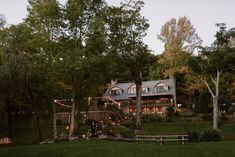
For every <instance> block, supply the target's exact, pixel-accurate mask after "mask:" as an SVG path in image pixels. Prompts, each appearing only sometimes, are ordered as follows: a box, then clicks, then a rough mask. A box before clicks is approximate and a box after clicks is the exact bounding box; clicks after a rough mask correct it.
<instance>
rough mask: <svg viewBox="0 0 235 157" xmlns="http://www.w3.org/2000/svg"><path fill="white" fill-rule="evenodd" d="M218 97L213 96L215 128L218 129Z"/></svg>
mask: <svg viewBox="0 0 235 157" xmlns="http://www.w3.org/2000/svg"><path fill="white" fill-rule="evenodd" d="M218 114H219V112H218V97H217V96H214V97H213V129H215V130H218V129H219V128H218Z"/></svg>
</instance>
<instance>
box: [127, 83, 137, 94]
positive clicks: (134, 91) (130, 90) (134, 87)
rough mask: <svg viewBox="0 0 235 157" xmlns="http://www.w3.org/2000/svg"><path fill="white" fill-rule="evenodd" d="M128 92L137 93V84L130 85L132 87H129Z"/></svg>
mask: <svg viewBox="0 0 235 157" xmlns="http://www.w3.org/2000/svg"><path fill="white" fill-rule="evenodd" d="M128 94H136V86H135V85H132V86H130V88H129V89H128Z"/></svg>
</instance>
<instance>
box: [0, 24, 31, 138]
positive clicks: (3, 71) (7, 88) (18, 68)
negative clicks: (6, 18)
mask: <svg viewBox="0 0 235 157" xmlns="http://www.w3.org/2000/svg"><path fill="white" fill-rule="evenodd" d="M22 29H23V27H22V26H21V25H18V26H10V27H9V28H5V29H4V30H1V34H2V33H3V34H4V35H3V36H1V45H0V56H1V58H0V59H1V60H0V86H1V89H0V95H1V96H2V97H3V99H4V100H3V101H4V108H5V110H6V112H7V119H8V137H9V138H12V129H11V128H12V117H11V116H12V115H11V113H12V108H13V107H12V106H13V105H16V104H13V102H14V101H15V100H16V97H17V95H19V93H21V92H22V91H23V90H24V89H25V88H24V87H25V86H26V84H27V82H28V81H29V80H30V78H31V72H32V61H31V60H30V59H29V58H28V56H27V54H26V53H25V51H24V48H23V44H22V43H23V42H24V38H23V36H24V34H23V31H22ZM16 91H17V92H16ZM21 96H22V95H21ZM25 98H26V96H25Z"/></svg>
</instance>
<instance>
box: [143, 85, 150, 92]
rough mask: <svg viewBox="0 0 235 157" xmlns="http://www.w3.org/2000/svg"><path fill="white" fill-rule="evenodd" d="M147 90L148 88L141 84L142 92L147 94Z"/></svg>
mask: <svg viewBox="0 0 235 157" xmlns="http://www.w3.org/2000/svg"><path fill="white" fill-rule="evenodd" d="M148 92H149V88H148V87H145V86H143V87H142V94H147V93H148Z"/></svg>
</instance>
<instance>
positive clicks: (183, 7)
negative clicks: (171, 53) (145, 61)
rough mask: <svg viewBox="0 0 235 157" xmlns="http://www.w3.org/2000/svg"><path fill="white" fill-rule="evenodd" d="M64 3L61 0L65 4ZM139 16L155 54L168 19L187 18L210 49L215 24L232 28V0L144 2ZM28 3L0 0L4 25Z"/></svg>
mask: <svg viewBox="0 0 235 157" xmlns="http://www.w3.org/2000/svg"><path fill="white" fill-rule="evenodd" d="M65 1H66V0H60V2H61V3H64V2H65ZM106 1H107V2H108V4H110V5H119V4H120V2H121V1H122V0H106ZM144 2H145V6H144V8H143V9H142V15H143V16H144V17H145V18H146V19H148V20H149V24H150V28H149V30H148V32H147V36H146V37H145V39H144V42H145V43H146V44H148V46H149V48H150V49H151V50H152V51H153V52H154V53H157V54H159V53H161V52H162V51H163V50H164V45H163V43H162V42H161V41H160V40H158V39H157V35H158V34H160V31H161V27H162V26H163V25H164V24H165V22H167V21H168V20H170V19H171V18H173V17H174V18H179V17H182V16H186V17H188V18H189V19H190V20H191V23H192V24H193V26H194V27H195V28H196V32H197V33H198V34H199V36H200V37H201V39H202V40H203V46H209V45H210V44H211V43H212V42H213V41H214V40H215V38H214V35H215V33H216V31H217V28H216V26H215V24H216V23H226V24H227V27H228V28H232V27H235V11H234V6H235V0H144ZM27 4H28V0H0V14H4V15H5V16H6V18H7V23H9V24H18V23H20V22H22V19H24V18H25V17H26V15H27V9H26V7H27Z"/></svg>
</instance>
